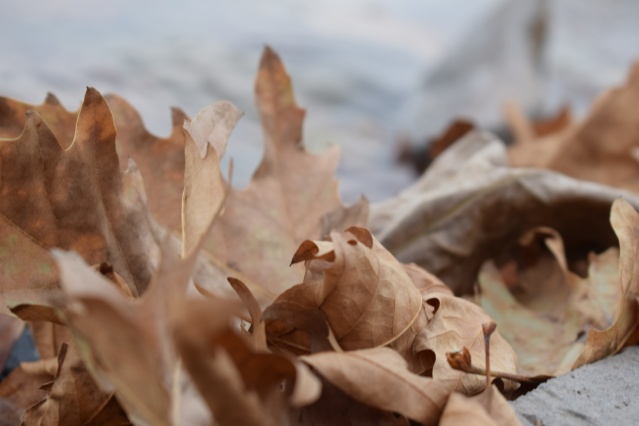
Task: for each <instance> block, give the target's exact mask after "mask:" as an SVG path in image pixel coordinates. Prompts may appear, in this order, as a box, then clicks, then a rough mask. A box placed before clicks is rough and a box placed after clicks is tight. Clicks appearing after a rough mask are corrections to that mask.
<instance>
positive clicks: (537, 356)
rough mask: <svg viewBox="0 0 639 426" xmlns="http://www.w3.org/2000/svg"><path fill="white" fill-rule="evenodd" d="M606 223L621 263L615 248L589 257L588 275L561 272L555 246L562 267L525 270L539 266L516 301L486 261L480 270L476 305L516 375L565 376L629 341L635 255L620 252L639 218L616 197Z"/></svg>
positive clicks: (632, 246)
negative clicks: (514, 359)
mask: <svg viewBox="0 0 639 426" xmlns="http://www.w3.org/2000/svg"><path fill="white" fill-rule="evenodd" d="M611 222H612V226H613V228H614V230H615V232H616V233H617V235H618V237H619V245H620V250H621V251H623V252H624V253H626V255H625V256H629V257H626V260H625V263H622V261H621V260H620V259H623V258H621V257H620V253H619V251H618V250H617V249H616V248H611V249H609V250H608V251H606V252H605V253H602V254H600V255H594V254H591V255H590V256H589V261H590V266H589V269H588V275H587V278H581V277H579V276H577V275H575V274H574V273H572V272H571V271H569V270H568V269H566V267H565V263H566V260H565V258H564V254H563V250H562V251H560V252H556V253H554V255H555V256H557V257H556V265H563V266H560V267H558V268H555V272H554V273H553V272H552V271H551V270H550V269H548V267H546V266H545V264H544V262H542V263H538V264H535V265H532V266H531V267H530V268H529V269H531V270H534V269H539V271H537V272H536V273H532V272H528V275H530V278H529V279H530V282H531V284H532V283H534V285H535V287H537V288H536V291H530V292H529V294H528V295H527V296H526V297H524V298H523V299H522V297H521V296H517V297H516V296H515V294H513V293H511V291H510V290H509V288H508V287H507V286H506V284H505V283H504V279H503V276H502V275H501V274H500V273H499V271H498V270H497V269H496V268H495V267H494V266H493V265H492V264H486V265H485V266H484V268H483V269H482V272H481V274H480V277H479V285H480V288H481V304H482V306H484V308H485V309H486V310H487V311H488V312H489V313H490V315H491V317H493V319H494V320H495V321H496V322H497V323H498V324H499V325H500V330H501V332H502V334H503V335H504V337H505V338H506V340H508V341H509V342H510V343H511V344H512V345H513V348H514V349H515V351H516V352H517V355H518V358H519V361H520V365H519V372H520V373H521V374H524V375H530V376H535V375H553V376H554V375H560V374H564V373H566V372H568V371H570V370H572V369H574V368H577V367H579V366H581V365H583V364H585V363H589V362H594V361H596V360H599V359H601V358H603V357H605V356H608V355H612V354H614V353H616V352H618V351H620V350H621V349H622V348H623V347H625V346H626V345H628V344H634V342H636V338H635V337H633V335H634V334H635V333H636V329H637V324H639V312H638V310H637V301H636V294H637V285H638V284H637V282H639V281H638V280H637V278H636V277H633V276H632V265H633V264H634V255H632V254H630V255H628V254H627V253H633V252H634V251H635V250H636V246H637V242H636V241H635V240H634V233H635V232H636V229H639V215H638V214H637V213H636V212H635V211H634V209H633V208H632V207H631V206H630V205H629V204H628V203H627V202H626V201H624V200H623V199H619V200H617V201H615V203H614V204H613V207H612V213H611ZM554 238H555V239H554V242H556V241H557V240H556V238H557V237H556V236H555V237H554ZM558 241H560V240H558ZM624 271H627V272H624ZM553 275H554V277H553ZM525 278H526V277H525V276H524V279H525ZM531 290H532V287H531ZM582 335H584V336H585V340H584V339H583V338H580V336H582Z"/></svg>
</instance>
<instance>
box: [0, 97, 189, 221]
mask: <svg viewBox="0 0 639 426" xmlns="http://www.w3.org/2000/svg"><path fill="white" fill-rule="evenodd" d="M105 99H106V101H107V104H108V105H109V108H110V109H111V112H112V113H113V119H114V122H115V127H116V128H117V137H116V150H117V153H118V156H119V158H120V166H121V168H123V169H126V168H127V166H128V160H129V158H133V160H134V161H135V162H136V164H137V165H138V167H139V169H140V173H141V174H142V177H143V179H144V183H145V186H146V194H147V196H148V200H149V201H148V203H149V209H150V210H151V213H152V214H153V216H154V217H155V218H156V219H157V220H158V221H159V222H160V223H161V224H162V225H164V226H167V227H169V228H170V229H172V230H174V231H179V230H180V229H181V223H180V220H181V215H180V200H181V197H182V189H183V181H184V135H183V132H182V124H183V123H184V120H185V119H186V118H187V117H186V115H185V114H184V112H182V111H181V110H180V109H178V108H172V110H171V113H172V122H173V130H172V131H171V134H170V135H169V136H168V137H166V138H162V137H158V136H155V135H152V134H151V133H149V132H148V131H147V130H146V128H145V127H144V124H143V122H142V118H141V117H140V115H139V114H138V112H137V111H136V110H135V109H134V108H133V107H132V106H131V105H130V104H129V103H128V102H127V101H125V100H124V99H123V98H121V97H119V96H117V95H106V96H105ZM29 110H33V111H36V112H37V113H38V115H40V117H41V118H42V120H43V121H44V123H45V124H46V125H47V127H49V128H50V129H51V132H52V133H53V134H54V136H55V137H56V140H57V141H58V142H59V143H60V145H61V146H62V147H63V148H64V149H67V148H68V147H69V145H70V144H71V141H72V140H73V134H74V131H75V125H76V121H77V117H78V113H79V112H78V111H74V112H71V111H67V110H66V109H65V108H64V107H63V106H62V105H61V104H60V102H59V101H58V99H57V98H56V97H55V96H54V95H52V94H49V95H47V98H46V100H45V101H44V103H42V104H41V105H29V104H25V103H23V102H19V101H16V100H13V99H8V98H0V137H2V138H15V137H17V136H18V135H20V132H21V131H22V129H23V128H24V126H25V124H26V113H27V111H29Z"/></svg>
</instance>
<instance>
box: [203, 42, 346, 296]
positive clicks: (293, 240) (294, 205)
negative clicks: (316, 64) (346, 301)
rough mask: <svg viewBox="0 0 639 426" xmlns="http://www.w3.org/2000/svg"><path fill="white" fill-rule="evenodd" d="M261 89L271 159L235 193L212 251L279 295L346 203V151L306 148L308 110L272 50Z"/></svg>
mask: <svg viewBox="0 0 639 426" xmlns="http://www.w3.org/2000/svg"><path fill="white" fill-rule="evenodd" d="M255 93H256V97H257V107H258V109H259V111H260V117H261V121H262V128H263V131H264V158H263V159H262V162H261V163H260V165H259V167H258V169H257V170H256V172H255V174H254V175H253V178H252V180H251V182H250V183H249V185H248V187H247V188H246V189H245V190H242V191H240V190H233V191H232V192H231V193H230V195H229V197H228V199H227V201H226V206H225V211H224V214H223V215H222V216H221V217H220V219H219V220H218V222H217V223H216V225H215V227H214V229H213V233H212V236H211V243H210V245H208V246H207V247H206V248H207V250H209V251H210V252H211V253H213V255H214V256H215V257H216V258H218V259H220V260H222V261H224V262H226V263H227V264H228V265H229V266H230V267H231V268H233V269H235V270H237V271H239V272H240V273H241V274H243V275H244V276H246V277H248V278H249V279H250V280H251V281H253V282H255V283H257V284H259V285H260V286H262V287H263V288H264V289H266V290H267V291H269V292H271V294H273V295H276V294H279V293H280V292H281V291H283V290H285V289H286V288H289V287H290V286H292V285H294V284H295V283H298V282H299V281H300V280H301V278H302V277H303V274H304V271H303V268H302V266H294V267H291V268H289V267H288V264H289V260H290V255H291V253H293V252H295V249H296V248H297V246H298V245H299V244H300V243H301V242H302V241H303V240H305V239H310V238H319V237H320V230H321V223H320V219H321V218H322V217H323V216H324V215H325V214H327V213H330V212H333V211H335V210H336V209H338V208H341V207H342V204H341V202H340V198H339V194H338V191H337V181H336V180H335V178H334V174H335V169H336V168H337V161H338V148H337V147H336V146H333V147H331V148H330V149H329V150H328V151H327V152H326V153H324V154H321V155H313V154H309V153H307V152H306V151H305V150H304V147H303V145H302V120H303V118H304V110H303V109H301V108H299V107H298V106H297V104H296V103H295V98H294V95H293V90H292V86H291V81H290V78H289V76H288V75H287V74H286V70H285V69H284V66H283V65H282V63H281V62H280V59H279V57H278V56H277V54H276V53H275V52H273V51H272V50H271V49H270V48H266V49H265V51H264V54H263V55H262V60H261V62H260V68H259V71H258V76H257V81H256V87H255Z"/></svg>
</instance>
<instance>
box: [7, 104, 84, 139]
mask: <svg viewBox="0 0 639 426" xmlns="http://www.w3.org/2000/svg"><path fill="white" fill-rule="evenodd" d="M31 110H33V111H36V112H37V113H38V115H39V116H40V117H41V118H42V120H43V121H44V123H45V124H46V126H47V127H48V128H49V129H51V132H52V133H53V135H54V136H55V138H56V140H57V141H58V142H59V143H60V146H62V148H63V149H67V148H69V146H70V145H71V141H73V134H74V133H75V125H76V121H77V118H78V113H77V112H70V111H67V110H66V109H65V108H64V107H63V106H62V104H60V101H59V100H58V98H56V97H55V95H53V94H51V93H49V94H47V97H46V99H45V100H44V102H43V103H42V104H41V105H29V104H26V103H23V102H20V101H16V100H14V99H9V98H4V97H0V138H3V139H5V138H6V139H13V138H17V137H18V136H20V133H22V130H23V129H24V127H25V125H26V124H27V121H28V118H27V117H28V115H29V114H27V113H28V111H31Z"/></svg>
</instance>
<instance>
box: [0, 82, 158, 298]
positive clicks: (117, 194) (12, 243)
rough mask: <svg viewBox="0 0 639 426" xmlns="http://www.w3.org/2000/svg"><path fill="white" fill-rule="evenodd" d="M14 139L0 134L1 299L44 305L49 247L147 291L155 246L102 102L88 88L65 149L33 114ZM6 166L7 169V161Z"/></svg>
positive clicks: (52, 289)
mask: <svg viewBox="0 0 639 426" xmlns="http://www.w3.org/2000/svg"><path fill="white" fill-rule="evenodd" d="M28 115H29V116H28V119H27V124H26V126H25V128H24V130H23V132H22V134H21V135H20V136H19V137H18V138H17V139H5V140H0V161H1V162H2V167H0V173H1V174H2V176H1V179H0V188H1V190H0V221H1V226H0V247H1V248H2V250H0V253H1V254H0V262H2V264H3V265H4V266H3V268H1V269H0V283H2V286H1V288H0V291H1V292H2V296H3V302H4V304H5V305H7V306H9V307H14V306H17V305H21V304H35V305H46V304H47V303H48V300H49V299H50V298H51V297H53V296H54V295H55V294H57V292H58V286H57V279H58V278H57V272H56V269H55V266H54V264H53V261H52V259H51V257H50V255H49V253H48V249H49V248H53V247H57V248H63V249H66V250H75V251H77V252H78V253H80V254H81V255H82V256H83V258H84V259H85V260H86V262H88V263H89V264H101V263H103V262H106V263H109V264H111V265H113V268H114V270H115V271H116V272H117V273H118V274H119V275H120V276H121V277H122V278H123V279H124V280H125V281H126V282H127V284H128V285H129V286H130V287H131V291H132V292H133V293H134V294H141V293H142V292H144V290H145V289H146V287H147V285H148V282H149V280H150V277H151V268H152V263H153V261H152V258H153V255H154V253H155V252H156V251H157V249H156V248H155V244H154V242H153V241H152V238H151V233H150V229H149V227H150V224H149V219H148V215H147V212H146V208H145V204H144V203H145V200H144V195H143V190H142V187H141V182H140V178H139V175H138V174H137V173H136V171H135V167H134V166H131V167H130V170H129V171H128V172H121V171H120V170H119V166H118V157H117V155H116V152H115V126H114V124H113V119H112V117H111V113H110V111H109V108H108V106H107V104H106V102H105V100H104V98H102V96H101V95H100V94H99V93H98V92H97V91H96V90H95V89H88V90H87V93H86V96H85V100H84V103H83V107H82V109H81V111H80V114H79V116H78V122H77V126H76V132H75V136H74V139H73V143H72V144H71V145H70V147H69V148H68V149H67V150H64V149H63V148H62V147H61V145H60V144H59V143H58V141H57V140H56V138H55V137H54V135H53V133H51V131H50V130H49V129H48V128H47V127H46V125H45V124H44V123H43V121H42V119H41V118H40V117H39V116H38V115H37V113H35V112H30V113H29V114H28ZM9 164H10V167H8V166H7V165H9Z"/></svg>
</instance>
